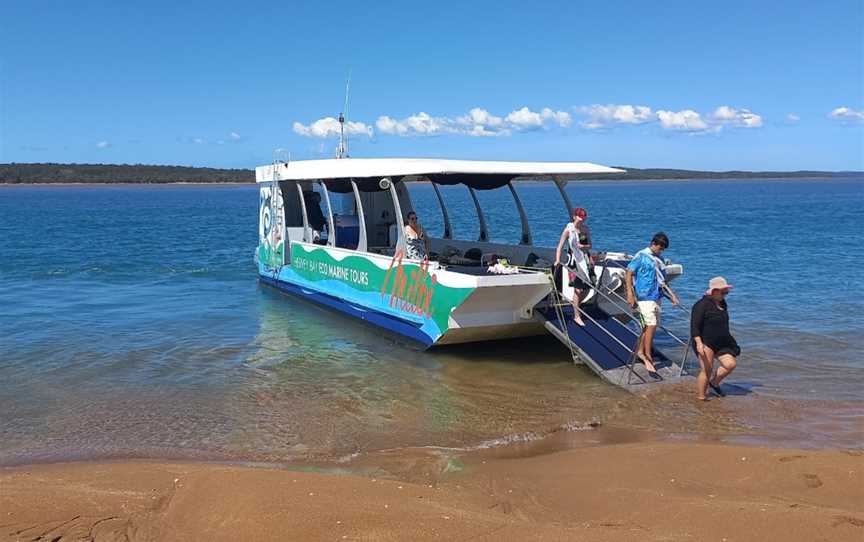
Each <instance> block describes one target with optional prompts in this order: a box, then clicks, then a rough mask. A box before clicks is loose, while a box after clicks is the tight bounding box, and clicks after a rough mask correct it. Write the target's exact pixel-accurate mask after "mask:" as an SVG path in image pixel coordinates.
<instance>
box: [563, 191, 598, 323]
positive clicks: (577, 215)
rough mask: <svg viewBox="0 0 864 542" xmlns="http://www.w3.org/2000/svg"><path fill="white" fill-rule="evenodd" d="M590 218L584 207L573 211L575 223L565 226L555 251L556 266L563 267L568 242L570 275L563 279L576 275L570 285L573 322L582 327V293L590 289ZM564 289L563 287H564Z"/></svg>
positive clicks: (568, 269) (567, 265)
mask: <svg viewBox="0 0 864 542" xmlns="http://www.w3.org/2000/svg"><path fill="white" fill-rule="evenodd" d="M586 218H588V213H587V212H586V211H585V209H583V208H582V207H577V208H575V209H573V222H568V223H567V225H566V226H564V231H562V232H561V238H560V239H559V240H558V248H557V249H556V250H555V266H556V267H557V266H559V265H561V248H562V247H563V246H564V242H565V241H568V242H569V245H570V258H569V259H568V261H567V264H566V265H565V267H566V268H567V271H568V273H567V274H566V275H565V274H564V273H561V276H562V279H561V280H562V281H563V280H564V278H563V277H565V276H567V277H569V274H570V272H571V271H572V272H573V274H574V278H573V279H572V280H571V282H570V284H571V286H573V300H572V303H573V321H574V322H576V323H577V324H578V325H580V326H584V325H585V322H584V321H582V314H581V313H580V312H579V305H580V304H581V303H582V292H583V291H585V290H587V289H589V288H590V284H589V282H590V281H589V278H588V277H589V273H588V259H589V258H590V250H591V230H590V229H589V228H588V226H587V225H586V224H585V219H586ZM562 287H563V285H562Z"/></svg>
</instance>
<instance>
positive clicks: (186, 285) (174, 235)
mask: <svg viewBox="0 0 864 542" xmlns="http://www.w3.org/2000/svg"><path fill="white" fill-rule="evenodd" d="M764 184H765V183H763V185H764ZM763 185H760V184H758V183H756V184H746V183H745V184H739V185H736V186H737V189H738V190H739V191H745V192H746V191H747V190H749V191H750V193H749V198H750V200H756V203H748V201H749V200H747V198H743V199H742V203H741V205H742V206H744V210H741V211H738V212H739V213H740V214H741V216H745V215H748V213H751V212H752V211H751V210H750V207H748V205H756V206H762V207H763V208H765V209H767V211H765V215H766V217H765V218H762V219H760V220H762V222H757V223H752V222H743V223H739V224H738V228H739V229H738V230H737V231H738V233H737V235H738V238H739V240H740V242H738V243H737V244H736V250H737V253H736V255H735V257H734V258H731V259H726V260H719V261H718V260H717V259H716V257H715V256H716V254H717V251H716V250H714V251H712V252H711V253H710V255H709V256H706V255H705V251H704V250H702V248H703V247H702V245H701V244H700V243H704V240H705V239H706V236H710V235H713V233H712V232H713V231H715V227H716V225H715V224H714V223H713V222H711V221H710V220H709V221H705V220H704V219H702V218H700V217H702V216H703V213H702V211H703V210H704V209H705V207H704V205H705V204H700V202H703V201H705V199H706V197H707V198H710V197H720V196H724V197H735V198H737V197H738V196H737V195H732V194H733V193H732V192H729V189H728V187H727V185H722V184H716V183H715V184H712V183H695V184H693V185H682V184H681V183H677V184H676V185H675V190H676V191H677V192H676V193H677V195H678V199H679V200H683V201H684V203H681V202H680V201H679V203H678V204H676V209H677V210H678V212H680V213H685V214H686V216H684V217H674V218H668V219H661V218H656V217H655V218H651V220H657V222H658V223H662V224H664V225H663V227H664V228H666V229H667V230H670V232H671V233H672V235H673V249H672V253H671V254H670V256H671V257H674V258H676V259H679V260H683V263H684V265H685V269H686V273H687V274H686V275H685V276H684V277H683V278H682V280H681V283H680V285H679V290H680V291H682V292H683V293H684V296H685V298H688V299H689V300H691V301H692V300H693V299H695V297H696V296H697V295H698V292H699V290H700V289H701V287H702V283H703V282H704V280H706V279H707V277H708V276H710V275H711V274H713V273H714V272H715V270H717V269H718V268H720V269H728V272H726V271H724V273H726V274H727V275H730V277H729V278H730V280H733V281H734V282H736V283H737V288H736V291H735V296H734V299H731V300H730V304H731V306H732V309H733V318H734V322H735V326H736V327H735V332H736V334H737V335H738V336H739V342H740V343H741V344H742V345H744V352H745V353H744V356H743V357H742V360H741V366H740V369H739V370H738V371H737V372H736V373H735V375H734V376H733V378H732V379H731V383H732V384H734V386H730V389H729V391H730V394H729V395H730V397H729V398H727V399H724V400H714V401H711V402H709V403H707V404H697V403H695V402H694V401H693V400H692V390H691V389H690V388H689V386H673V387H668V388H663V389H661V390H659V391H658V392H656V393H652V394H649V395H647V396H644V397H640V396H632V395H629V394H627V393H625V392H623V391H620V390H618V389H616V388H612V387H610V386H608V385H606V384H603V383H602V382H601V381H600V380H599V379H598V378H596V377H595V376H594V375H593V374H591V373H590V372H589V371H588V370H586V369H585V368H583V367H578V366H574V365H572V364H571V363H570V362H569V356H568V353H567V351H566V350H564V349H563V347H561V346H560V345H559V344H558V343H557V342H555V341H554V340H553V339H551V338H548V337H537V338H532V339H521V340H513V341H500V342H494V343H482V344H474V345H456V346H450V347H444V348H440V349H437V350H433V351H422V350H420V349H419V348H417V347H416V346H412V345H410V344H405V343H404V342H402V341H401V340H400V339H398V338H395V337H391V336H388V335H386V334H384V333H383V332H381V331H380V330H377V329H374V328H371V327H369V326H367V325H366V324H363V323H359V322H355V321H353V320H350V319H347V318H344V317H342V316H340V315H338V314H335V313H333V312H329V311H327V310H324V309H322V308H319V307H317V306H314V305H311V304H308V303H306V302H304V301H301V300H297V299H294V298H292V297H288V296H284V295H282V294H281V293H279V292H276V291H274V290H272V289H270V288H267V287H264V286H260V285H258V283H257V281H256V279H255V275H254V267H253V266H252V265H251V254H252V251H253V248H254V244H255V231H256V229H255V220H256V218H257V214H256V212H255V206H256V204H257V200H256V194H255V191H254V188H252V187H239V188H233V189H228V188H222V187H218V188H184V189H180V188H173V187H172V188H146V189H145V188H137V187H127V188H125V189H122V188H87V189H85V188H74V189H69V188H67V189H59V188H48V189H44V188H40V189H16V190H9V191H5V192H2V191H0V216H4V217H9V219H8V220H7V219H4V220H2V221H0V229H2V231H0V234H2V235H0V253H2V254H5V255H8V257H7V258H5V259H4V260H2V261H0V306H2V307H3V311H0V326H2V329H3V337H2V338H3V340H2V341H0V381H2V382H3V383H4V385H3V386H2V387H0V464H10V463H17V462H27V461H34V460H58V459H70V458H85V459H86V458H100V457H157V458H201V459H237V460H245V461H263V462H277V463H278V462H286V461H297V460H301V461H307V462H313V463H320V464H324V465H349V466H354V465H356V466H360V467H364V466H369V465H375V464H377V465H379V466H380V465H383V464H386V463H388V462H391V461H394V460H393V459H392V457H393V455H394V454H396V455H400V454H402V456H403V457H404V456H405V454H408V455H409V456H411V457H417V458H420V457H422V458H426V459H424V461H430V462H431V463H430V464H433V465H437V466H436V467H435V468H439V467H440V464H439V463H440V462H441V461H445V460H446V458H447V457H449V456H450V455H451V454H452V453H456V452H458V451H460V450H462V451H464V450H470V449H477V448H484V447H493V448H494V447H496V446H498V445H503V444H510V445H511V446H510V447H508V448H507V449H508V450H510V451H509V452H506V453H535V452H537V451H541V450H544V449H548V447H549V446H558V445H561V446H575V445H590V444H592V443H602V442H609V441H617V440H622V439H623V440H626V439H631V438H641V437H642V436H644V435H664V436H671V437H673V438H689V439H721V440H735V441H742V442H772V443H781V444H787V445H794V446H858V445H860V441H861V438H860V435H861V420H862V414H864V405H862V401H861V398H860V397H861V395H860V389H861V383H862V382H861V378H860V374H861V369H862V359H861V357H860V354H859V353H858V352H857V348H855V345H856V343H857V342H859V341H858V337H859V336H860V332H861V330H862V327H864V326H862V324H861V321H862V320H861V310H860V309H861V302H860V299H861V296H860V295H859V294H860V281H857V282H855V284H852V285H850V288H849V291H841V290H837V289H836V288H828V287H826V284H825V282H824V281H825V280H828V279H830V277H827V278H826V277H822V276H819V275H812V279H810V278H808V281H809V283H810V284H812V285H813V286H814V287H818V288H820V294H821V295H820V296H816V297H813V298H812V299H809V300H808V303H807V304H801V303H799V301H800V299H799V297H796V296H797V294H798V292H799V291H798V290H794V291H792V290H788V289H787V290H784V289H783V288H784V286H783V282H782V281H783V280H787V279H788V277H787V273H788V271H789V269H787V268H788V267H789V266H793V265H794V266H798V273H799V274H802V273H803V274H807V273H811V272H812V268H809V267H807V266H808V265H812V262H811V261H810V260H808V259H796V260H795V261H794V262H791V263H788V264H785V267H784V268H783V269H777V265H776V262H775V261H774V260H775V256H773V255H771V254H766V253H765V247H766V246H768V244H769V243H771V242H774V241H773V240H774V236H775V235H776V231H775V230H776V229H777V228H781V229H782V228H785V227H786V225H785V223H784V222H783V219H782V216H783V213H782V212H780V211H776V208H777V207H780V208H783V207H784V206H786V205H792V204H793V203H794V202H795V201H799V202H800V201H810V200H812V199H813V198H814V197H817V196H816V195H814V194H812V193H811V192H812V190H811V189H810V188H808V187H812V186H814V184H813V183H810V184H807V183H788V184H787V183H776V184H775V185H771V186H770V190H769V191H768V192H765V190H764V187H763ZM820 186H823V187H825V186H827V187H828V188H825V189H823V191H822V193H821V194H820V195H818V197H821V198H823V200H824V201H823V204H824V205H823V206H821V207H820V206H818V205H817V206H811V207H809V208H811V209H813V212H814V213H816V214H818V213H820V212H821V213H822V215H820V216H819V217H817V219H816V220H814V222H815V225H814V226H813V230H812V232H811V235H812V236H814V238H818V239H820V241H821V242H822V243H823V245H824V244H828V245H830V246H821V247H820V248H819V249H818V253H819V254H823V253H830V254H833V255H834V260H832V261H834V262H835V264H836V266H838V267H837V268H838V269H839V268H845V267H842V265H843V262H844V260H843V258H850V256H849V254H851V253H858V252H860V250H851V249H850V247H853V244H855V243H857V245H855V246H857V247H858V248H859V249H860V248H861V247H860V241H859V240H857V239H853V240H850V239H848V238H847V237H848V236H846V235H845V234H838V235H836V236H833V237H832V236H829V235H828V234H827V233H826V231H827V230H830V229H832V228H834V229H837V230H838V231H839V230H842V228H843V227H844V225H845V224H846V221H847V220H848V218H849V217H850V216H852V215H853V214H855V212H859V213H860V210H862V209H861V207H862V206H861V201H862V198H861V196H860V193H859V192H860V190H859V189H858V186H859V185H858V184H853V185H851V186H852V188H851V189H850V185H848V184H843V183H840V184H838V185H836V186H835V185H820ZM424 190H427V188H424V187H423V186H419V187H415V188H412V191H414V192H416V194H415V197H416V198H417V201H418V205H417V206H418V208H420V209H421V214H422V216H423V217H424V221H425V222H426V223H427V224H428V225H429V226H430V227H431V228H434V227H435V226H436V224H435V220H436V218H435V216H436V215H435V212H434V207H432V206H433V205H434V203H435V202H434V200H433V199H431V198H433V197H434V195H432V194H431V191H430V192H429V193H428V194H426V193H425V192H424ZM452 190H455V189H450V188H447V189H446V190H445V198H447V199H448V201H451V200H454V201H455V199H454V198H455V196H454V193H451V192H450V191H452ZM519 190H520V194H521V195H522V198H523V200H525V204H526V207H528V208H529V212H530V211H531V209H534V216H539V218H540V220H539V222H540V223H541V225H539V226H538V225H537V224H534V223H532V226H533V227H534V228H535V231H534V234H535V238H539V239H540V241H541V242H543V243H544V244H549V243H550V241H549V239H548V238H547V239H544V238H543V236H544V235H545V236H546V237H549V236H550V235H551V236H552V237H554V236H556V235H557V232H555V231H554V230H555V229H557V228H558V227H559V225H558V222H559V220H557V218H558V215H557V214H555V215H550V214H548V213H546V214H544V213H542V212H538V211H537V209H538V208H542V207H543V206H544V202H546V201H547V200H548V199H549V198H550V197H555V198H557V195H556V194H555V192H554V190H555V189H554V188H553V187H550V186H546V187H545V188H544V187H543V186H542V185H530V186H529V185H525V186H520V188H519ZM663 190H666V192H665V193H664V192H663ZM832 190H833V192H832ZM634 191H636V192H637V193H638V196H639V199H638V201H633V202H629V201H630V200H629V199H628V198H627V197H625V196H628V197H629V196H632V194H633V192H634ZM424 194H425V195H424ZM664 194H665V195H664ZM668 194H669V193H668V186H667V187H666V188H664V186H663V184H662V183H661V184H659V185H658V184H650V183H645V184H643V185H640V184H639V183H629V184H627V185H616V184H614V183H591V184H588V185H586V187H585V188H583V189H582V191H580V192H579V193H578V194H575V193H574V200H575V199H576V196H577V195H578V196H579V197H580V198H582V200H587V201H588V202H589V203H590V206H589V209H590V210H591V212H592V216H591V218H590V220H592V226H594V232H595V238H597V239H601V240H602V244H603V245H606V246H608V247H613V248H617V247H620V248H625V249H628V250H630V251H633V250H635V249H638V248H640V247H641V245H642V244H643V242H644V239H643V238H644V231H646V230H647V231H649V232H650V231H651V230H653V229H654V227H655V224H652V223H650V220H648V219H646V218H645V217H644V214H640V213H642V211H641V210H640V209H641V206H642V205H645V204H646V202H647V204H648V205H649V206H654V207H655V208H656V205H655V203H656V200H655V199H652V198H661V197H662V198H668V197H669V196H668ZM832 194H833V196H832ZM505 195H506V194H505ZM427 196H428V198H427ZM508 197H509V196H508ZM484 198H487V196H484ZM760 198H762V199H760ZM832 198H833V199H832ZM856 198H857V199H856ZM466 201H467V202H468V203H467V204H470V200H466ZM628 202H629V203H628ZM772 202H773V203H772ZM492 203H494V202H492ZM451 204H453V203H452V202H451ZM456 204H458V202H457V203H456ZM485 204H486V200H485V199H484V205H485ZM501 205H502V208H503V211H507V210H509V207H504V206H503V205H504V204H503V203H502V204H501ZM555 205H556V206H557V205H560V203H559V202H558V200H557V199H556V202H555ZM700 205H702V207H700ZM772 205H773V207H772ZM825 205H829V206H831V207H830V209H829V210H825V207H824V206H825ZM424 206H425V207H424ZM495 209H496V207H494V206H492V204H491V203H490V209H488V210H487V212H489V214H490V215H492V216H493V217H494V218H490V224H492V225H493V226H494V227H495V228H498V229H500V230H502V231H505V233H507V230H506V227H507V221H506V220H504V219H503V218H502V217H501V216H499V215H496V214H495V213H496V211H495ZM555 209H557V207H555ZM820 209H821V210H820ZM464 214H466V213H462V214H460V213H456V212H454V213H452V214H451V218H453V219H454V223H455V226H456V228H457V230H458V229H459V228H462V230H463V231H467V230H466V229H465V228H466V227H467V226H466V225H464V224H463V225H460V224H461V223H459V220H461V219H460V218H459V217H460V216H462V215H464ZM562 214H563V213H562ZM44 215H50V216H53V217H54V221H53V222H52V228H54V230H53V231H54V233H53V235H54V237H53V238H51V243H48V242H47V241H46V240H45V239H44V237H42V236H41V234H40V235H37V234H36V233H34V232H35V231H36V230H35V229H33V228H34V227H35V226H36V225H37V224H38V223H39V220H38V216H44ZM775 215H776V217H777V218H776V220H779V222H776V223H775V222H772V221H773V220H775V218H772V217H774V216H775ZM190 216H191V217H192V219H189V217H190ZM610 216H611V217H615V220H617V221H618V224H617V225H616V224H614V223H611V219H610V218H609V217H610ZM754 216H755V215H754ZM739 218H740V217H739ZM190 220H191V222H190ZM832 220H834V221H835V222H834V223H831V221H832ZM639 221H645V222H647V223H646V224H643V225H642V226H640V227H639V228H637V227H636V226H635V225H634V224H635V223H637V222H639ZM679 222H680V224H679ZM766 223H767V224H769V226H766V225H765V224H766ZM129 224H133V225H135V227H134V228H131V229H130V228H129ZM670 224H671V225H670ZM202 225H204V226H206V227H202ZM511 226H512V228H515V229H514V230H513V231H510V232H509V233H514V232H515V233H516V234H517V235H518V221H515V222H513V223H512V224H511ZM541 226H542V229H541ZM553 226H554V227H553ZM616 226H620V227H616ZM742 228H743V229H742ZM772 228H774V229H772ZM634 230H635V231H634ZM550 232H551V233H550ZM760 236H761V237H760ZM831 243H833V245H831ZM57 247H60V249H58V248H57ZM721 252H722V249H721ZM727 258H728V257H727ZM729 262H734V265H731V264H730V263H729ZM850 262H851V260H850ZM850 268H851V267H850ZM793 275H794V273H793ZM807 276H808V277H810V275H807ZM778 277H779V279H778ZM831 280H833V279H831ZM766 283H767V286H770V287H766ZM778 295H779V296H780V297H778ZM782 296H786V297H788V299H786V298H783V297H782ZM790 296H791V297H790ZM778 315H782V317H781V316H778ZM670 317H671V316H670ZM676 325H679V326H680V325H686V322H683V321H679V322H678V323H677V324H676ZM394 450H395V451H394ZM490 453H492V452H490ZM496 453H497V452H496ZM502 453H503V452H502ZM442 458H443V459H442ZM418 461H419V462H421V463H422V461H421V460H420V459H418Z"/></svg>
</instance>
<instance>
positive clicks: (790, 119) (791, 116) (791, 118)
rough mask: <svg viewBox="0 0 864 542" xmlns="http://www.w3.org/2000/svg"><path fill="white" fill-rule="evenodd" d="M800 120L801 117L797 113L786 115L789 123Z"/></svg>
mask: <svg viewBox="0 0 864 542" xmlns="http://www.w3.org/2000/svg"><path fill="white" fill-rule="evenodd" d="M799 120H801V117H799V116H798V115H796V114H795V113H789V114H788V115H786V122H788V123H796V122H798V121H799Z"/></svg>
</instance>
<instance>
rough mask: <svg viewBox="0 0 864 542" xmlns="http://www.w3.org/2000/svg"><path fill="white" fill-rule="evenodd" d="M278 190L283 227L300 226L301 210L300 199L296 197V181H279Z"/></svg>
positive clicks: (301, 221)
mask: <svg viewBox="0 0 864 542" xmlns="http://www.w3.org/2000/svg"><path fill="white" fill-rule="evenodd" d="M279 190H280V191H281V192H282V204H283V206H284V207H283V209H284V211H285V227H286V228H302V227H303V211H302V210H301V209H300V200H299V198H298V197H297V183H296V182H294V181H279Z"/></svg>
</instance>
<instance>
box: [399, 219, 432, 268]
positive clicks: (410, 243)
mask: <svg viewBox="0 0 864 542" xmlns="http://www.w3.org/2000/svg"><path fill="white" fill-rule="evenodd" d="M405 257H406V258H408V259H410V260H425V259H426V258H428V257H429V238H428V237H427V236H426V232H425V231H424V230H423V226H421V225H420V221H419V220H417V213H415V212H414V211H411V212H409V213H408V223H407V224H405Z"/></svg>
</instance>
